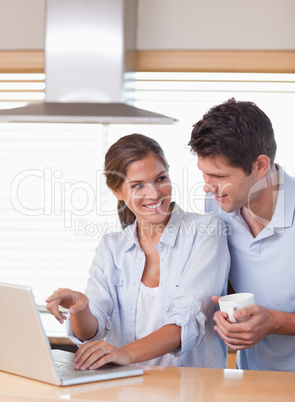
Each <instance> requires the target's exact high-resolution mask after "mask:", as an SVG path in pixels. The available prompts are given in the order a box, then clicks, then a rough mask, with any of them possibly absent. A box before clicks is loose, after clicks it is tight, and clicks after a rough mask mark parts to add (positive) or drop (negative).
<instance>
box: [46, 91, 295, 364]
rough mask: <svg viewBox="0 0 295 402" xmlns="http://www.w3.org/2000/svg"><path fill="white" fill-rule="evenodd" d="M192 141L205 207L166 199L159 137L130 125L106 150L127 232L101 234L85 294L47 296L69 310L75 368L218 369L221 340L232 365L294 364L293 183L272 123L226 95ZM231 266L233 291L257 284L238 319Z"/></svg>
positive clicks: (51, 304)
mask: <svg viewBox="0 0 295 402" xmlns="http://www.w3.org/2000/svg"><path fill="white" fill-rule="evenodd" d="M189 145H190V146H191V148H192V150H193V151H194V152H196V153H197V155H198V166H199V168H200V169H201V170H202V171H203V175H204V180H205V187H204V190H205V192H207V193H212V195H214V197H213V198H212V196H209V197H207V199H206V210H207V212H208V213H210V214H208V215H199V214H193V213H185V212H183V211H182V210H181V209H180V208H179V207H178V206H177V204H175V203H171V182H170V179H169V174H168V164H167V161H166V159H165V157H164V154H163V151H162V149H161V148H160V147H159V145H158V144H157V143H156V142H155V141H154V140H152V139H150V138H148V137H145V136H143V135H139V134H132V135H130V136H125V137H122V138H121V139H119V140H118V141H117V142H116V143H115V144H113V145H112V146H111V147H110V149H109V151H108V152H107V154H106V157H105V175H106V181H107V185H108V187H109V188H110V189H111V190H112V192H113V194H114V195H115V197H116V198H117V199H118V212H119V217H120V221H121V224H122V228H123V229H124V230H123V231H122V232H120V233H117V234H115V235H106V236H105V237H104V238H103V239H102V241H101V242H100V244H99V247H98V248H97V250H96V255H95V258H94V261H93V264H92V267H91V269H90V278H89V280H88V285H87V289H86V292H85V294H82V293H79V292H75V291H71V290H68V289H59V290H57V291H55V292H54V293H53V295H51V296H50V297H49V298H48V299H47V308H48V310H49V311H50V312H51V313H52V314H53V315H55V317H56V318H57V319H58V320H59V321H61V322H63V320H64V319H65V318H66V317H65V316H64V315H63V314H62V313H61V312H60V311H59V309H58V306H59V305H61V306H62V307H65V308H68V309H69V315H70V319H69V320H67V330H68V336H69V337H70V339H72V340H73V341H74V342H75V343H77V344H79V345H81V346H80V347H79V350H78V352H77V353H76V355H75V362H76V368H77V369H80V370H85V369H87V368H90V369H95V368H98V367H100V366H102V365H104V364H106V363H109V362H114V363H117V364H130V363H138V362H141V363H142V362H143V363H145V364H151V365H152V364H153V365H165V366H173V365H174V366H194V367H216V368H224V367H226V350H225V345H228V346H230V347H231V348H233V349H235V350H239V356H238V367H239V368H242V369H256V370H285V371H294V369H295V348H294V346H295V341H294V340H295V338H294V336H293V335H295V323H294V314H293V312H294V309H295V306H294V304H295V303H294V296H293V295H294V285H295V276H294V275H293V272H292V271H293V270H292V267H293V265H294V258H292V257H294V251H293V250H294V246H293V247H292V244H293V242H292V240H293V239H294V236H293V233H294V224H293V219H294V195H295V194H293V193H294V192H295V186H294V182H293V180H292V179H291V178H290V177H289V176H287V175H286V174H285V173H284V172H283V170H282V169H281V168H280V167H279V166H277V165H275V164H274V157H275V152H276V143H275V140H274V135H273V129H272V125H271V122H270V121H269V119H268V117H267V116H266V115H265V114H264V113H263V112H262V111H261V110H260V109H259V108H258V107H257V106H256V105H255V104H253V103H250V102H236V101H235V100H234V99H231V100H229V101H228V102H226V103H224V104H222V105H219V106H216V107H214V108H212V109H211V110H210V111H209V112H208V113H207V114H205V115H204V116H203V119H202V120H200V121H199V122H198V123H196V124H195V125H194V128H193V131H192V135H191V140H190V143H189ZM292 195H293V197H292ZM284 196H285V197H284ZM284 198H285V199H284ZM213 212H214V214H212V213H213ZM218 215H220V216H221V218H222V220H220V218H219V217H218ZM224 222H226V223H227V224H228V225H229V226H230V230H229V232H230V234H229V236H228V245H229V250H230V257H229V251H228V245H227V237H226V232H227V230H226V226H225V223H224ZM188 228H190V229H189V230H188ZM220 228H221V230H220ZM207 229H208V230H207ZM278 255H280V257H279V262H277V261H278ZM230 260H231V261H230ZM229 265H230V272H228V271H229ZM280 265H281V266H282V269H281V270H280V269H279V266H280ZM228 274H229V280H230V284H231V286H232V287H233V289H234V291H235V292H252V293H254V294H255V299H256V302H257V303H258V304H257V305H253V306H251V307H248V308H244V309H242V310H240V311H238V312H236V313H235V316H236V319H238V320H239V319H242V320H243V321H242V322H239V323H234V324H231V323H229V321H228V319H227V318H228V317H227V315H226V314H225V313H221V312H220V311H217V303H218V296H221V295H224V294H225V293H226V291H227V280H228ZM213 295H215V296H213ZM212 296H213V301H214V302H215V304H214V303H213V302H212V300H211V297H212ZM214 321H215V324H214ZM85 341H87V342H85Z"/></svg>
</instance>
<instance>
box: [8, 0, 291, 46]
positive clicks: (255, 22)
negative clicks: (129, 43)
mask: <svg viewBox="0 0 295 402" xmlns="http://www.w3.org/2000/svg"><path fill="white" fill-rule="evenodd" d="M105 1H110V0H105ZM45 3H46V1H45V0H0V50H9V49H11V50H17V49H20V50H21V49H43V47H44V17H45ZM70 3H71V1H70V0H69V4H70ZM138 5H139V10H138V11H139V12H138V31H137V47H138V49H140V50H147V49H195V50H197V49H273V50H280V49H284V50H288V49H292V50H294V49H295V22H294V16H295V1H294V0H244V1H242V0H138Z"/></svg>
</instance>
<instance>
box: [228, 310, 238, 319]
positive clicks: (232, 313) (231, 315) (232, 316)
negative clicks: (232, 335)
mask: <svg viewBox="0 0 295 402" xmlns="http://www.w3.org/2000/svg"><path fill="white" fill-rule="evenodd" d="M236 310H237V309H236V308H234V307H228V309H227V314H228V318H229V320H230V322H237V320H236V319H235V317H234V312H236Z"/></svg>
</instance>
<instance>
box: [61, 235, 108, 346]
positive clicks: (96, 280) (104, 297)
mask: <svg viewBox="0 0 295 402" xmlns="http://www.w3.org/2000/svg"><path fill="white" fill-rule="evenodd" d="M103 249H104V247H103V240H102V242H101V244H100V245H99V246H98V247H97V249H96V253H95V256H94V259H93V262H92V266H91V268H90V271H89V279H88V282H87V287H86V291H85V294H86V295H87V297H88V299H89V308H90V310H91V312H92V314H93V315H94V316H95V317H96V319H97V322H98V331H97V333H96V335H95V336H94V337H93V338H92V339H90V340H101V339H103V338H105V337H106V335H107V334H108V332H109V331H110V329H111V314H112V311H113V305H114V303H113V298H112V291H111V289H110V287H109V283H108V279H107V277H106V276H105V273H104V265H105V263H106V262H107V261H108V260H107V257H106V256H105V255H104V253H103ZM66 332H67V336H68V338H69V339H70V340H71V341H72V342H74V343H75V344H77V345H80V344H82V343H83V342H81V341H80V340H79V339H78V338H76V337H75V334H74V333H73V331H72V327H71V321H70V314H69V315H68V319H67V323H66Z"/></svg>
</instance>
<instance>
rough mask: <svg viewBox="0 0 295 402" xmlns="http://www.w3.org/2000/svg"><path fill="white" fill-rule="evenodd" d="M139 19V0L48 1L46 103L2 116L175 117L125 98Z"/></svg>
mask: <svg viewBox="0 0 295 402" xmlns="http://www.w3.org/2000/svg"><path fill="white" fill-rule="evenodd" d="M136 24H137V0H47V3H46V24H45V27H46V32H45V76H46V89H45V102H44V103H42V104H34V105H29V106H25V107H21V108H17V109H11V110H3V111H0V121H3V120H5V121H17V122H21V121H25V122H81V123H88V122H89V123H157V124H159V123H165V124H167V123H173V122H175V121H176V120H175V119H173V118H170V117H167V116H163V115H161V114H157V113H153V112H150V111H147V110H143V109H139V108H136V107H134V106H131V105H128V104H126V103H125V99H124V93H125V91H124V86H125V84H126V77H127V76H128V77H129V81H128V83H129V84H130V77H132V73H131V72H134V71H135V70H136ZM129 86H130V85H129Z"/></svg>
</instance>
